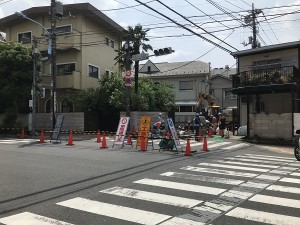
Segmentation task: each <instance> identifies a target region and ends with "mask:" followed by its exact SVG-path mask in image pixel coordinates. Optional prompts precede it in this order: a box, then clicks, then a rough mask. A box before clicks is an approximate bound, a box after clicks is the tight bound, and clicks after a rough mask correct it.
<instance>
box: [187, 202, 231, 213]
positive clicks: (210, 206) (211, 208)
mask: <svg viewBox="0 0 300 225" xmlns="http://www.w3.org/2000/svg"><path fill="white" fill-rule="evenodd" d="M232 207H233V206H231V205H224V204H221V203H220V204H218V203H215V202H205V203H204V204H203V205H202V206H199V207H194V208H193V209H195V210H200V211H204V212H211V213H218V214H220V213H222V212H225V211H228V210H229V209H231V208H232Z"/></svg>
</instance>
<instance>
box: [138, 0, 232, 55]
mask: <svg viewBox="0 0 300 225" xmlns="http://www.w3.org/2000/svg"><path fill="white" fill-rule="evenodd" d="M135 1H136V2H138V3H141V4H142V5H144V6H145V7H147V8H148V9H150V10H152V11H154V12H156V13H157V14H159V15H161V16H163V17H165V18H167V19H168V20H170V21H172V22H173V23H175V24H176V25H178V26H180V27H182V28H183V29H185V30H187V31H189V32H191V33H192V34H195V35H196V36H198V37H200V38H202V39H203V40H205V41H207V42H209V43H211V44H213V45H215V46H217V47H219V48H220V49H222V50H224V51H226V52H228V53H231V52H232V51H230V50H229V49H227V48H225V47H223V46H221V45H219V44H217V43H215V42H213V41H211V40H209V39H207V38H206V37H203V36H201V35H200V34H198V33H196V32H195V31H193V30H191V29H189V28H187V27H185V26H183V25H182V24H180V23H178V22H176V21H175V20H173V19H171V18H170V17H168V16H166V15H164V14H162V13H160V12H158V11H157V10H155V9H153V8H152V7H150V6H148V5H146V4H144V3H143V2H141V1H139V0H135Z"/></svg>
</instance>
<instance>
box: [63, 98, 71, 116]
mask: <svg viewBox="0 0 300 225" xmlns="http://www.w3.org/2000/svg"><path fill="white" fill-rule="evenodd" d="M61 112H63V113H68V112H73V104H72V103H70V102H67V101H66V100H63V101H62V103H61Z"/></svg>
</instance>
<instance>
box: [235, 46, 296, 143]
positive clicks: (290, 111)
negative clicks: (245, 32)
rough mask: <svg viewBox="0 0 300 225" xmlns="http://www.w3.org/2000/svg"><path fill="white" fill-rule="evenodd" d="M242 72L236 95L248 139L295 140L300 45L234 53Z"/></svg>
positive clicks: (239, 72)
mask: <svg viewBox="0 0 300 225" xmlns="http://www.w3.org/2000/svg"><path fill="white" fill-rule="evenodd" d="M232 55H233V56H234V57H235V58H236V59H237V64H238V72H237V75H234V76H233V89H232V91H233V93H235V94H237V95H238V99H239V100H238V106H239V107H238V108H239V110H240V113H239V115H240V124H241V125H247V134H248V135H247V136H248V138H251V139H252V138H266V139H281V140H287V141H289V140H292V137H293V135H294V130H295V129H299V128H300V119H299V110H300V105H299V101H298V100H299V90H300V89H299V78H300V74H299V66H300V65H299V64H300V60H299V59H300V42H299V41H296V42H289V43H283V44H277V45H270V46H264V47H260V48H254V49H249V50H243V51H238V52H233V53H232Z"/></svg>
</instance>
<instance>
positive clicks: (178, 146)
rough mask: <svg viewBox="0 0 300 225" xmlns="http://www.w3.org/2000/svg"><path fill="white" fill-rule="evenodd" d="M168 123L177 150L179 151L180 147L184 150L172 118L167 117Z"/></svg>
mask: <svg viewBox="0 0 300 225" xmlns="http://www.w3.org/2000/svg"><path fill="white" fill-rule="evenodd" d="M167 123H168V126H169V129H170V131H171V135H172V138H173V140H174V142H175V147H176V149H177V151H178V149H181V150H182V148H181V145H180V141H179V138H178V135H177V133H176V129H175V126H174V123H173V120H172V118H167Z"/></svg>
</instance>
